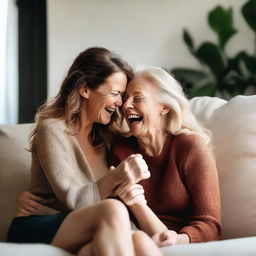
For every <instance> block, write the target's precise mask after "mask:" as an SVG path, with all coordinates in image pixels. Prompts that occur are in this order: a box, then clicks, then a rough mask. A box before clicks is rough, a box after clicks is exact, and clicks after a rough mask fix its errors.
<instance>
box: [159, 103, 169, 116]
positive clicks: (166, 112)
mask: <svg viewBox="0 0 256 256" xmlns="http://www.w3.org/2000/svg"><path fill="white" fill-rule="evenodd" d="M169 112H170V108H168V107H167V106H165V105H163V109H162V111H161V112H160V113H161V116H164V115H166V114H168V113H169Z"/></svg>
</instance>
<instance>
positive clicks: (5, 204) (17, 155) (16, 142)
mask: <svg viewBox="0 0 256 256" xmlns="http://www.w3.org/2000/svg"><path fill="white" fill-rule="evenodd" d="M31 128H32V125H31V124H22V125H0V184H1V185H0V215H1V218H0V241H2V240H4V239H5V237H6V231H7V228H8V227H9V224H10V221H11V220H12V218H13V217H14V215H15V211H16V199H17V197H18V195H19V194H20V192H21V191H24V190H26V189H27V187H28V183H29V173H30V162H31V161H30V152H28V151H26V150H25V149H26V148H28V134H29V132H30V131H31Z"/></svg>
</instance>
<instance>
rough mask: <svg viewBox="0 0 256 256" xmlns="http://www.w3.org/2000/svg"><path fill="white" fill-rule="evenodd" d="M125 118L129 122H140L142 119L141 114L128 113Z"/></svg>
mask: <svg viewBox="0 0 256 256" xmlns="http://www.w3.org/2000/svg"><path fill="white" fill-rule="evenodd" d="M127 119H128V120H129V123H130V124H135V123H139V122H141V121H142V120H143V116H140V115H137V114H130V115H127Z"/></svg>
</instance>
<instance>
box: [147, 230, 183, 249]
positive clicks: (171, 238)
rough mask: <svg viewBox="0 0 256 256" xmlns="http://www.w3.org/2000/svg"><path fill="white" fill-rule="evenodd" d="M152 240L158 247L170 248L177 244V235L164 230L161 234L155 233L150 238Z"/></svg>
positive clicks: (171, 231)
mask: <svg viewBox="0 0 256 256" xmlns="http://www.w3.org/2000/svg"><path fill="white" fill-rule="evenodd" d="M152 240H153V241H154V242H155V244H156V245H157V246H158V247H164V246H168V245H169V246H170V245H176V244H178V240H179V239H178V234H177V233H176V232H175V231H173V230H166V231H164V232H162V233H156V234H155V235H153V236H152Z"/></svg>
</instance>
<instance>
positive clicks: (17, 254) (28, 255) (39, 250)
mask: <svg viewBox="0 0 256 256" xmlns="http://www.w3.org/2000/svg"><path fill="white" fill-rule="evenodd" d="M0 255H1V256H23V255H24V256H35V255H36V256H73V254H71V253H69V252H67V251H64V250H62V249H60V248H57V247H54V246H51V245H46V244H14V243H0Z"/></svg>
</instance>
